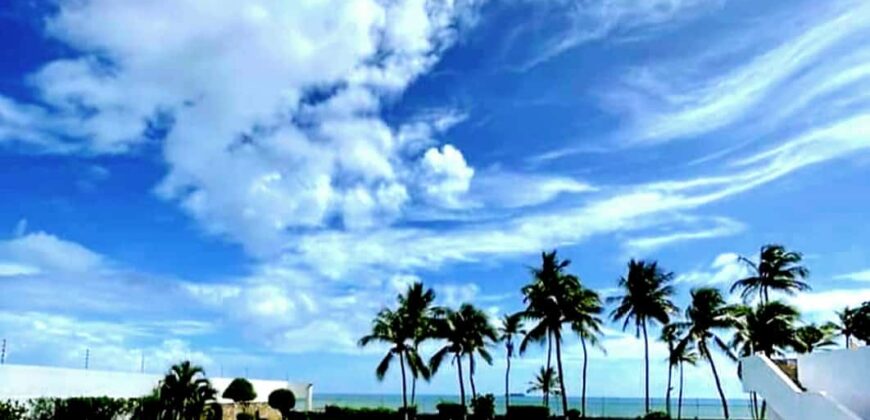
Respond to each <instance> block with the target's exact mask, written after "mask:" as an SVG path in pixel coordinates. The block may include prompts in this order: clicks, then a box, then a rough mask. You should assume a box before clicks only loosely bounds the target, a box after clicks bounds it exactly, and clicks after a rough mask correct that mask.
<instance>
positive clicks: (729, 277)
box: [674, 252, 750, 286]
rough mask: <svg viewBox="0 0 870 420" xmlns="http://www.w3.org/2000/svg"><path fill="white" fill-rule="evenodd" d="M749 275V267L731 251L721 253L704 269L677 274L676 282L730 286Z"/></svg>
mask: <svg viewBox="0 0 870 420" xmlns="http://www.w3.org/2000/svg"><path fill="white" fill-rule="evenodd" d="M749 275H750V271H749V268H748V267H747V266H746V264H745V263H743V262H742V261H740V260H739V256H738V255H737V254H735V253H732V252H726V253H722V254H719V255H717V256H716V258H715V259H713V262H712V263H711V264H710V265H709V267H707V268H706V269H702V270H694V271H689V272H687V273H682V274H680V275H678V276H677V278H676V279H675V280H674V282H675V283H677V284H689V285H692V286H730V285H731V284H733V283H734V282H735V281H737V280H740V279H743V278H746V277H748V276H749Z"/></svg>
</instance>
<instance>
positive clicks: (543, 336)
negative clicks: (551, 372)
mask: <svg viewBox="0 0 870 420" xmlns="http://www.w3.org/2000/svg"><path fill="white" fill-rule="evenodd" d="M570 264H571V261H570V260H560V259H559V257H558V256H557V255H556V251H552V252H543V253H541V267H540V268H534V269H532V274H533V280H532V283H530V284H528V285H526V286H524V287H523V296H524V302H525V304H526V309H525V310H524V311H522V312H521V313H522V316H523V318H524V319H527V320H530V321H534V322H536V324H535V325H534V327H532V328H531V329H529V332H528V333H527V334H526V336H525V337H523V340H522V342H521V343H520V353H524V352H525V351H526V348H527V347H528V345H529V343H531V342H537V343H543V342H544V341H546V342H547V343H548V346H547V367H548V368H549V367H551V354H552V349H553V346H552V344H553V343H555V350H556V364H557V368H558V377H559V388H560V393H559V395H561V396H562V413H563V415H564V416H567V415H568V398H567V396H566V395H565V381H564V378H565V375H564V370H563V367H562V324H564V323H566V322H568V319H567V316H566V308H567V307H568V306H569V304H570V303H569V296H570V294H571V291H573V290H576V289H577V288H578V287H579V280H578V279H577V277H574V276H571V275H568V274H566V273H565V269H566V268H567V267H568V265H570ZM544 403H545V404H546V405H547V406H549V394H545V395H544Z"/></svg>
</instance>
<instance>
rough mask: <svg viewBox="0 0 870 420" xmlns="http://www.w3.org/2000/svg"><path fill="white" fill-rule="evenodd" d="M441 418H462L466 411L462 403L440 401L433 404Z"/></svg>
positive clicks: (457, 419) (451, 419)
mask: <svg viewBox="0 0 870 420" xmlns="http://www.w3.org/2000/svg"><path fill="white" fill-rule="evenodd" d="M435 408H436V409H437V410H438V417H440V418H441V420H462V419H463V418H464V417H465V414H466V413H467V411H466V409H465V406H464V405H462V404H456V403H450V402H442V403H439V404H438V405H436V406H435Z"/></svg>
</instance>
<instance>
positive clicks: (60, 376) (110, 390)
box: [0, 365, 314, 410]
mask: <svg viewBox="0 0 870 420" xmlns="http://www.w3.org/2000/svg"><path fill="white" fill-rule="evenodd" d="M162 378H163V376H162V375H150V374H142V373H133V372H107V371H99V370H84V369H66V368H56V367H43V366H24V365H0V400H10V399H11V400H26V399H31V398H39V397H55V398H69V397H101V396H105V397H112V398H137V397H141V396H144V395H147V394H149V393H151V390H153V389H154V387H156V386H157V384H158V383H159V382H160V380H161V379H162ZM209 379H210V380H211V383H212V385H213V386H214V387H215V389H216V390H217V391H218V395H220V394H222V393H223V391H224V389H226V387H227V385H229V383H230V381H232V378H209ZM250 381H251V384H252V385H253V386H254V390H255V391H256V392H257V400H256V401H258V402H266V400H267V399H268V397H269V394H270V393H271V392H272V391H274V390H276V389H279V388H289V389H290V390H291V391H293V394H295V395H296V407H297V409H299V410H310V409H311V407H312V406H313V400H312V399H313V394H314V392H313V387H312V386H311V385H310V384H293V383H288V382H286V381H267V380H260V379H252V380H250ZM221 402H226V401H223V400H221Z"/></svg>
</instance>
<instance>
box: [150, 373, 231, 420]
mask: <svg viewBox="0 0 870 420" xmlns="http://www.w3.org/2000/svg"><path fill="white" fill-rule="evenodd" d="M158 395H159V399H160V410H161V417H163V418H169V419H176V420H198V419H199V418H200V417H201V416H202V413H203V411H204V410H205V407H206V404H208V403H209V402H211V401H213V400H214V399H215V396H216V395H217V391H215V389H214V388H212V386H211V382H209V380H208V379H206V378H205V371H204V370H203V369H202V367H199V366H196V365H193V364H191V363H190V361H183V362H181V363H179V364H176V365H173V366H172V367H171V368H170V369H169V372H167V373H166V376H165V377H164V378H163V380H162V381H160V385H159V386H158Z"/></svg>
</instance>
